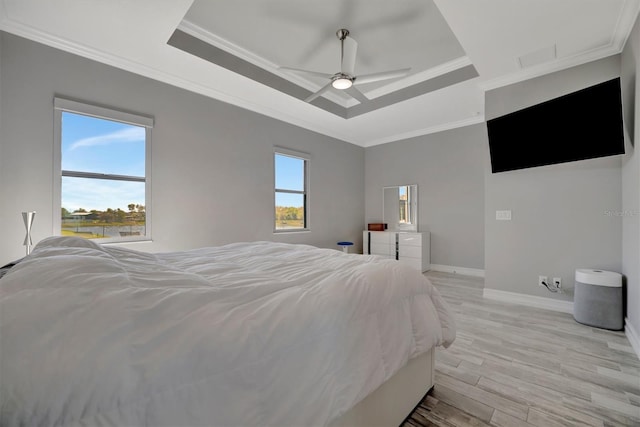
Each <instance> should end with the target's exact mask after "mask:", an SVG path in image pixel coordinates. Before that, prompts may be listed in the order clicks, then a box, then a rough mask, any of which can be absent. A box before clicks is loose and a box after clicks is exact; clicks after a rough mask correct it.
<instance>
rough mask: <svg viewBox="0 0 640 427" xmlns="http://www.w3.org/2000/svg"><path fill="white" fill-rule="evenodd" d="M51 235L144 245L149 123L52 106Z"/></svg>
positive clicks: (67, 104) (69, 104)
mask: <svg viewBox="0 0 640 427" xmlns="http://www.w3.org/2000/svg"><path fill="white" fill-rule="evenodd" d="M54 112H55V143H56V150H55V156H54V161H55V164H54V173H55V175H56V176H55V177H54V183H55V187H54V234H61V235H68V236H78V237H82V238H86V239H100V242H114V241H134V240H148V239H150V237H151V224H150V212H149V207H150V197H149V196H150V194H151V192H150V184H151V180H150V176H149V171H150V170H151V168H150V161H149V160H150V142H151V127H152V126H153V119H151V118H148V117H143V116H138V115H135V114H130V113H124V112H121V111H116V110H111V109H108V108H103V107H97V106H94V105H88V104H82V103H79V102H76V101H70V100H66V99H62V98H56V99H55V101H54Z"/></svg>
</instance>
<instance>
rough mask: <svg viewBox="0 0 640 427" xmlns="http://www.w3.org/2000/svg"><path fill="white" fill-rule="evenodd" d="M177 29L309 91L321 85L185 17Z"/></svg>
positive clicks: (344, 101)
mask: <svg viewBox="0 0 640 427" xmlns="http://www.w3.org/2000/svg"><path fill="white" fill-rule="evenodd" d="M177 29H178V30H180V31H183V32H185V33H187V34H189V35H190V36H192V37H195V38H197V39H200V40H202V41H203V42H205V43H208V44H210V45H212V46H215V47H217V48H218V49H222V50H224V51H225V52H228V53H230V54H232V55H234V56H237V57H238V58H240V59H243V60H245V61H247V62H249V63H251V64H253V65H255V66H257V67H260V68H263V69H265V70H267V71H269V72H270V73H273V74H275V75H277V76H280V77H282V78H284V79H287V80H289V81H290V82H291V83H295V84H297V85H298V86H302V87H303V88H305V89H307V90H310V91H311V92H315V91H317V90H318V89H320V87H321V85H318V84H317V83H315V82H313V81H311V80H309V79H305V78H304V77H303V76H301V75H298V74H296V73H293V72H283V71H281V70H280V68H279V67H280V66H279V65H277V64H275V63H274V62H271V61H269V60H268V59H266V58H264V57H262V56H260V55H256V54H255V53H253V52H251V51H250V50H247V49H245V48H243V47H241V46H239V45H237V44H235V43H233V42H231V41H229V40H227V39H225V38H223V37H220V36H218V35H217V34H214V33H212V32H211V31H209V30H206V29H204V28H202V27H201V26H199V25H197V24H194V23H193V22H191V21H188V20H186V19H184V20H182V22H180V25H178V27H177ZM327 74H331V75H332V74H333V73H330V72H327ZM323 96H324V97H325V98H328V99H329V100H331V101H332V102H335V103H336V104H338V105H340V106H342V107H345V108H348V107H351V106H353V105H357V104H358V101H356V100H354V99H352V98H349V99H345V98H343V97H341V96H339V95H337V94H335V93H333V92H328V93H325V94H324V95H323Z"/></svg>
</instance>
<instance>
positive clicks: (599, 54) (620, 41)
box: [479, 0, 640, 91]
mask: <svg viewBox="0 0 640 427" xmlns="http://www.w3.org/2000/svg"><path fill="white" fill-rule="evenodd" d="M639 11H640V2H638V1H637V0H626V1H625V2H624V4H623V6H622V8H621V9H620V15H619V16H618V21H617V23H616V28H615V30H614V33H613V34H612V35H611V40H609V42H608V43H607V44H605V45H602V46H599V47H596V48H593V49H591V50H588V51H586V52H580V53H578V54H576V55H571V56H567V57H565V58H559V59H558V60H557V61H553V62H550V63H543V64H540V65H537V66H533V67H528V68H526V69H523V70H521V71H519V72H516V73H513V74H509V75H506V76H502V77H498V78H495V79H492V80H488V81H486V82H483V83H480V84H479V87H480V88H481V89H482V90H484V91H489V90H493V89H497V88H499V87H503V86H508V85H511V84H515V83H520V82H522V81H525V80H529V79H532V78H535V77H540V76H544V75H546V74H550V73H554V72H556V71H562V70H566V69H567V68H572V67H576V66H578V65H582V64H586V63H588V62H592V61H596V60H598V59H602V58H606V57H608V56H612V55H617V54H619V53H620V52H622V50H623V49H624V45H625V43H626V41H627V37H628V36H629V34H631V29H632V28H633V25H634V23H635V21H636V17H637V16H638V12H639Z"/></svg>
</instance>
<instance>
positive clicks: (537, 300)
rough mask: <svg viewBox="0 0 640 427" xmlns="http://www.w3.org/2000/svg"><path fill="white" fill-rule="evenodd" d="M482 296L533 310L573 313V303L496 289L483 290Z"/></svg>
mask: <svg viewBox="0 0 640 427" xmlns="http://www.w3.org/2000/svg"><path fill="white" fill-rule="evenodd" d="M482 296H483V297H484V298H487V299H492V300H496V301H504V302H509V303H512V304H520V305H526V306H529V307H535V308H544V309H547V310H553V311H560V312H562V313H571V314H572V313H573V301H563V300H557V299H553V298H544V297H536V296H533V295H527V294H520V293H516V292H507V291H499V290H497V289H487V288H484V291H482Z"/></svg>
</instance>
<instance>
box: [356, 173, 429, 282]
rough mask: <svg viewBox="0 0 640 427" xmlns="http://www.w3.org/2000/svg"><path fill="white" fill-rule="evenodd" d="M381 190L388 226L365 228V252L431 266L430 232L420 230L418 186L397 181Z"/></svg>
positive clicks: (422, 268)
mask: <svg viewBox="0 0 640 427" xmlns="http://www.w3.org/2000/svg"><path fill="white" fill-rule="evenodd" d="M382 191H383V193H382V195H383V198H382V199H383V212H382V217H383V219H384V222H385V223H386V224H387V230H386V231H372V230H365V231H363V233H362V242H363V253H364V254H369V255H378V256H382V257H384V258H390V259H395V260H397V261H399V262H402V263H405V264H408V265H410V266H412V267H414V268H415V269H417V270H418V271H427V270H429V269H430V268H431V256H430V246H431V245H430V242H431V235H430V233H429V232H428V231H427V232H418V186H417V185H415V184H412V185H396V186H393V187H384V188H383V189H382Z"/></svg>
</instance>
